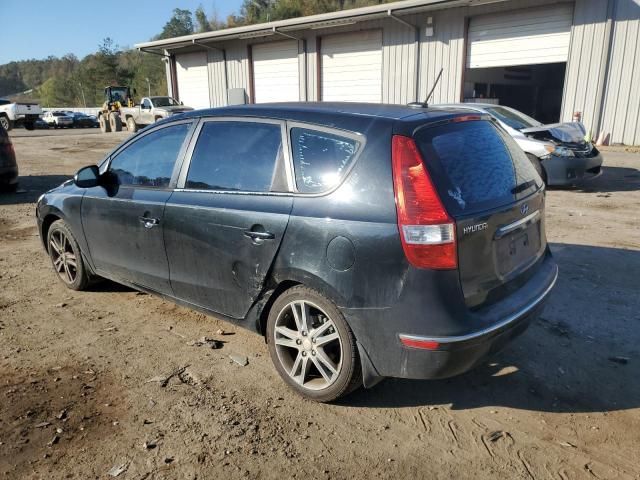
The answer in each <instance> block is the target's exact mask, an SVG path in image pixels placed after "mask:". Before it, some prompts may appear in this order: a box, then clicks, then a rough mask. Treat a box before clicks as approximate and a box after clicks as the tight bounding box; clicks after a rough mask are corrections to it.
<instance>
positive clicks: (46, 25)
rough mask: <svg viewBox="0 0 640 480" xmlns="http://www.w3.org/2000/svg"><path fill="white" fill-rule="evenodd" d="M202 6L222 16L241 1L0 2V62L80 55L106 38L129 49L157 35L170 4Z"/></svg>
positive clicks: (43, 0) (94, 0) (63, 0)
mask: <svg viewBox="0 0 640 480" xmlns="http://www.w3.org/2000/svg"><path fill="white" fill-rule="evenodd" d="M200 4H202V6H203V7H204V9H205V12H207V14H208V15H210V14H211V13H212V12H213V11H214V9H215V10H216V11H217V14H218V16H219V17H220V18H222V19H224V18H226V17H227V15H229V14H230V13H233V12H238V10H239V9H240V5H241V4H242V0H109V1H106V2H105V1H101V0H0V25H1V28H0V45H1V46H2V47H1V48H0V65H1V64H4V63H8V62H11V61H12V60H26V59H29V58H36V59H41V58H46V57H48V56H49V55H54V56H57V57H61V56H63V55H66V54H67V53H73V54H75V55H76V56H77V57H78V58H80V59H81V58H82V57H84V56H85V55H87V54H89V53H92V52H95V51H96V50H97V49H98V46H99V45H100V44H101V43H102V40H103V39H104V38H106V37H111V38H112V39H113V41H114V43H115V44H116V45H119V46H121V47H127V46H128V47H132V46H133V45H134V44H135V43H140V42H145V41H148V40H150V39H151V37H153V36H154V35H157V34H158V33H160V32H161V31H162V27H163V26H164V24H165V23H166V22H167V21H168V20H169V18H171V13H172V11H173V9H174V8H186V9H189V10H191V11H194V10H195V9H196V8H198V6H199V5H200Z"/></svg>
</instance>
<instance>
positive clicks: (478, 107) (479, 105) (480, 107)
mask: <svg viewBox="0 0 640 480" xmlns="http://www.w3.org/2000/svg"><path fill="white" fill-rule="evenodd" d="M434 107H439V108H442V107H444V108H452V107H464V108H470V109H472V110H476V111H480V110H482V111H484V110H486V109H487V108H493V107H502V108H508V107H506V106H505V105H498V104H495V103H475V102H474V103H442V104H439V105H434Z"/></svg>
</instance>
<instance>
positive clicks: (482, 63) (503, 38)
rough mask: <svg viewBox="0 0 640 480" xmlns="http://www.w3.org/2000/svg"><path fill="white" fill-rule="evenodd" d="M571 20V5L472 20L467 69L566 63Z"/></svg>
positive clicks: (565, 4)
mask: <svg viewBox="0 0 640 480" xmlns="http://www.w3.org/2000/svg"><path fill="white" fill-rule="evenodd" d="M572 18H573V4H571V3H563V4H560V5H549V6H546V7H544V8H534V9H526V10H515V11H513V12H505V13H495V14H491V15H482V16H479V17H474V18H472V19H471V21H470V22H469V37H468V39H469V51H468V54H467V67H468V68H487V67H506V66H511V65H531V64H536V63H556V62H566V61H567V57H568V55H569V41H570V39H571V23H572Z"/></svg>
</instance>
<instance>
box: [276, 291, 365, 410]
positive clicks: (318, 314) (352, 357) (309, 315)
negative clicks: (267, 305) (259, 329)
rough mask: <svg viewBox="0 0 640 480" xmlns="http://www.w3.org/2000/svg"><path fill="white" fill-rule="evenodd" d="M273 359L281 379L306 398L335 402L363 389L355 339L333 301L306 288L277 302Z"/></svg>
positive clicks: (284, 294)
mask: <svg viewBox="0 0 640 480" xmlns="http://www.w3.org/2000/svg"><path fill="white" fill-rule="evenodd" d="M267 343H268V347H269V354H270V356H271V361H272V362H273V364H274V366H275V367H276V370H277V371H278V374H279V375H280V376H281V377H282V379H283V380H284V381H285V382H286V383H287V385H289V387H291V388H292V389H293V390H295V391H296V392H297V393H298V394H300V395H302V396H303V397H305V398H308V399H310V400H314V401H316V402H331V401H333V400H336V399H338V398H340V397H343V396H345V395H347V394H349V393H351V392H353V391H354V390H356V389H357V388H359V387H360V386H361V385H362V370H361V366H360V358H359V357H358V348H357V346H356V339H355V337H354V335H353V333H352V332H351V329H350V328H349V325H348V324H347V322H346V320H345V319H344V316H343V315H342V313H341V312H340V310H339V309H338V307H336V306H335V304H334V303H333V302H331V301H330V300H329V299H327V298H325V297H324V296H323V295H322V294H320V293H318V292H316V291H315V290H312V289H310V288H308V287H304V286H301V285H300V286H296V287H293V288H291V289H289V290H287V291H286V292H284V293H283V294H282V295H281V296H280V297H278V298H277V299H276V301H275V302H274V303H273V305H272V307H271V309H270V311H269V317H268V319H267Z"/></svg>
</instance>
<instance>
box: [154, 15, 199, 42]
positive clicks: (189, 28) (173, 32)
mask: <svg viewBox="0 0 640 480" xmlns="http://www.w3.org/2000/svg"><path fill="white" fill-rule="evenodd" d="M192 33H193V18H192V17H191V10H186V9H182V8H176V9H174V10H173V15H172V16H171V18H170V19H169V21H168V22H167V23H166V24H165V26H164V27H163V28H162V33H160V35H158V36H157V37H156V39H157V40H160V39H163V38H173V37H182V36H183V35H191V34H192Z"/></svg>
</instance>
